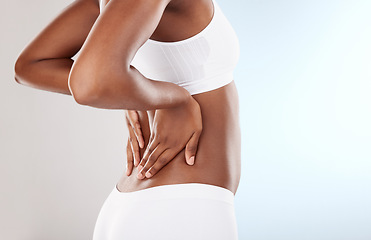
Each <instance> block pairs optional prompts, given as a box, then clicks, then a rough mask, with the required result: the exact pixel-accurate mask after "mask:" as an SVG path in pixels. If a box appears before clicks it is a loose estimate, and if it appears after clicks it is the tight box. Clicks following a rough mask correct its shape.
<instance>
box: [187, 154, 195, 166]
mask: <svg viewBox="0 0 371 240" xmlns="http://www.w3.org/2000/svg"><path fill="white" fill-rule="evenodd" d="M194 163H195V156H192V157H190V158H189V160H188V164H189V165H193V164H194Z"/></svg>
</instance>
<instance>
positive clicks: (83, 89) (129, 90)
mask: <svg viewBox="0 0 371 240" xmlns="http://www.w3.org/2000/svg"><path fill="white" fill-rule="evenodd" d="M77 69H80V70H81V73H79V70H77V71H76V72H74V70H72V71H71V75H70V80H69V81H70V83H69V84H70V88H71V91H72V94H73V96H74V98H75V100H76V101H77V102H78V103H80V104H82V105H88V106H91V107H96V108H104V109H128V110H154V109H161V108H173V107H177V106H180V105H183V104H185V103H187V102H188V101H189V98H190V97H191V95H190V93H189V92H188V91H187V90H186V89H184V88H182V87H180V86H178V85H176V84H174V83H170V82H164V81H156V80H151V79H148V78H146V77H145V76H143V75H142V74H141V73H140V72H139V71H138V70H137V69H136V68H135V67H133V66H132V65H130V67H128V68H127V70H118V69H116V70H110V71H104V70H103V69H101V70H99V69H98V70H97V69H96V68H92V67H89V66H85V70H84V69H83V67H82V66H80V68H77ZM86 69H90V71H87V70H86Z"/></svg>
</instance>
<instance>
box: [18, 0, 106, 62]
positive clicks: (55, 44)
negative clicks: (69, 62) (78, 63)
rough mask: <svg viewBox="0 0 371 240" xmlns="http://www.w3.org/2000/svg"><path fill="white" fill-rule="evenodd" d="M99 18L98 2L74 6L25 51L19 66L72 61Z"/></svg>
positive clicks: (83, 1) (79, 2)
mask: <svg viewBox="0 0 371 240" xmlns="http://www.w3.org/2000/svg"><path fill="white" fill-rule="evenodd" d="M98 16H99V0H76V1H74V2H72V3H71V4H69V5H68V6H67V7H65V8H64V9H63V10H61V12H60V13H59V14H58V15H57V16H56V17H55V18H54V19H53V20H52V21H51V22H50V23H49V24H48V25H46V27H45V28H44V29H43V30H42V31H41V32H40V33H39V34H38V35H37V36H36V37H35V38H34V39H33V40H32V41H31V42H30V43H29V44H28V45H27V46H26V47H25V48H24V49H23V51H22V52H21V54H20V56H19V58H18V59H17V62H18V61H20V62H25V63H28V62H33V61H40V60H45V59H53V58H71V57H73V56H74V55H75V54H76V53H77V52H78V51H79V50H80V48H81V47H82V45H83V43H84V41H85V39H86V37H87V36H88V34H89V31H90V30H91V27H92V26H93V24H94V22H95V20H96V19H97V17H98Z"/></svg>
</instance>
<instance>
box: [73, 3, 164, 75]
mask: <svg viewBox="0 0 371 240" xmlns="http://www.w3.org/2000/svg"><path fill="white" fill-rule="evenodd" d="M170 1H171V0H110V1H109V2H108V3H107V5H106V6H105V7H104V9H103V10H102V12H101V14H100V16H99V17H98V19H97V21H96V22H95V24H94V26H93V28H92V30H91V31H90V33H89V35H88V37H87V39H86V42H85V43H84V45H83V47H82V48H81V51H80V55H79V57H78V58H77V59H76V61H75V63H74V65H73V67H72V70H71V73H72V72H74V71H76V72H80V73H81V74H77V75H78V76H79V77H77V81H84V80H81V79H82V78H84V79H86V80H87V81H89V82H91V80H92V79H93V77H94V78H98V74H101V76H102V75H104V73H107V72H109V73H110V74H112V73H115V74H120V73H123V71H125V70H127V69H128V68H129V66H130V62H131V60H132V58H133V57H134V56H135V54H136V52H137V51H138V49H139V48H140V47H141V46H142V45H143V44H144V43H145V42H146V41H147V40H148V39H149V38H150V36H151V35H152V33H153V32H154V31H155V29H156V27H157V25H158V23H159V22H160V20H161V17H162V14H163V12H164V10H165V8H166V6H167V5H168V3H169V2H170Z"/></svg>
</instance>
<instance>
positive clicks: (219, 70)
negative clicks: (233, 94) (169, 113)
mask: <svg viewBox="0 0 371 240" xmlns="http://www.w3.org/2000/svg"><path fill="white" fill-rule="evenodd" d="M212 3H213V6H214V14H213V17H212V20H211V21H210V23H209V24H208V25H207V26H206V27H205V28H204V29H203V30H202V31H201V32H199V33H198V34H196V35H194V36H192V37H190V38H187V39H184V40H181V41H176V42H160V41H156V40H152V39H148V40H147V41H146V42H145V43H144V44H143V45H142V46H141V47H140V48H139V49H138V51H137V52H136V54H135V56H134V58H133V59H132V61H131V65H132V66H134V67H135V68H136V69H138V71H139V72H140V73H141V74H143V75H144V76H145V77H146V78H149V79H151V80H157V81H165V82H173V83H175V84H177V85H178V86H181V87H183V88H185V89H186V90H188V92H189V93H190V94H191V95H194V94H198V93H202V92H207V91H211V90H214V89H217V88H220V87H222V86H224V85H227V84H228V83H230V82H232V81H233V79H234V77H233V71H234V68H235V66H236V65H237V62H238V60H239V55H240V45H239V41H238V38H237V35H236V33H235V31H234V29H233V28H232V26H231V24H230V22H229V21H228V19H227V18H226V17H225V15H224V14H223V12H222V10H221V9H220V7H219V5H218V4H217V2H216V0H212Z"/></svg>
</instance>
